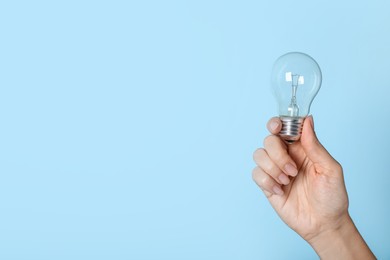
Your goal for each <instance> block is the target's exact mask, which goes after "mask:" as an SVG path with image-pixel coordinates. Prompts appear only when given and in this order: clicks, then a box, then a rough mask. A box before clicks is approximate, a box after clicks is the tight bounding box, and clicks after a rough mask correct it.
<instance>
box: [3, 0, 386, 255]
mask: <svg viewBox="0 0 390 260" xmlns="http://www.w3.org/2000/svg"><path fill="white" fill-rule="evenodd" d="M389 11H390V4H389V3H388V2H387V1H385V0H383V1H381V0H374V1H342V2H340V1H309V0H297V1H254V0H253V1H250V0H245V1H130V2H129V1H1V3H0V120H1V128H0V259H287V258H289V259H312V258H315V257H316V255H315V253H314V251H313V250H312V249H311V248H310V246H309V245H307V244H306V242H305V241H303V240H302V239H301V238H300V237H299V236H298V235H297V234H295V233H294V232H293V231H291V230H290V229H289V228H288V227H287V226H286V225H285V224H284V223H283V222H282V221H281V220H280V219H279V218H278V217H277V215H276V214H275V212H274V211H273V210H272V208H271V207H270V206H269V204H268V202H267V200H266V199H265V197H264V196H263V194H262V192H261V191H259V189H258V187H257V186H256V185H255V184H254V183H253V181H252V179H251V171H252V169H253V168H254V166H255V164H254V162H253V161H252V152H253V151H254V150H255V149H256V148H257V147H260V146H262V140H263V138H264V137H265V136H266V135H267V131H266V129H265V124H266V122H267V120H268V119H269V118H270V117H271V116H274V115H275V114H276V102H275V101H274V98H273V96H272V94H271V91H270V89H269V76H270V72H271V67H272V64H273V62H274V60H275V59H276V58H277V57H278V56H280V55H281V54H284V53H285V52H288V51H302V52H306V53H308V54H310V55H311V56H313V57H314V58H315V59H316V60H317V62H318V63H319V64H320V66H321V68H322V72H323V86H322V89H321V90H320V92H319V94H318V95H317V98H316V100H314V103H313V105H312V109H311V112H312V113H313V115H314V117H315V123H316V130H317V133H318V136H319V138H320V139H321V140H322V142H323V144H324V145H325V146H326V147H327V148H328V150H329V151H330V152H331V153H332V154H333V155H334V157H335V158H337V159H338V160H339V161H340V162H341V164H342V165H343V167H344V171H345V178H346V184H347V189H348V192H349V197H350V212H351V215H352V217H353V219H354V221H355V223H356V225H357V226H358V228H359V230H360V231H361V233H362V235H363V236H364V237H365V239H366V241H367V243H368V244H369V245H370V247H371V248H372V250H373V251H374V252H375V254H376V255H377V256H378V257H379V258H380V259H390V250H389V244H388V242H386V241H389V234H390V225H389V222H388V218H387V216H388V215H389V214H390V203H389V198H390V196H389V195H390V189H389V188H388V186H389V182H390V177H389V167H388V165H387V164H388V163H389V148H388V147H389V145H390V140H389V129H390V123H389V114H390V106H389V97H390V78H389V69H390V65H389V60H390V47H389V46H390V34H389V32H390V16H389Z"/></svg>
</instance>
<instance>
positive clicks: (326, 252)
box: [307, 214, 375, 259]
mask: <svg viewBox="0 0 390 260" xmlns="http://www.w3.org/2000/svg"><path fill="white" fill-rule="evenodd" d="M307 242H308V243H309V244H310V245H311V246H312V248H313V249H314V250H315V251H316V253H317V254H318V256H319V257H320V258H321V259H375V256H374V255H373V254H372V252H371V250H370V249H369V247H368V246H367V244H366V242H365V241H364V239H363V238H362V236H361V235H360V233H359V231H358V230H357V228H356V226H355V224H354V223H353V221H352V219H351V217H350V216H349V214H346V215H345V216H343V217H342V218H341V219H340V222H339V223H338V224H337V225H336V226H334V227H332V228H328V229H324V230H323V231H322V232H320V233H319V234H318V235H316V236H314V237H313V238H311V239H310V240H308V241H307Z"/></svg>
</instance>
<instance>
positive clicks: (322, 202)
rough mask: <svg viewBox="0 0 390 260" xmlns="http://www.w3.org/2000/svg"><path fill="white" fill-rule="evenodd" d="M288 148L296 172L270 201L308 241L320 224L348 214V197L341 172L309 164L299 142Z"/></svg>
mask: <svg viewBox="0 0 390 260" xmlns="http://www.w3.org/2000/svg"><path fill="white" fill-rule="evenodd" d="M288 149H289V154H290V156H291V157H292V159H293V160H294V161H295V162H296V163H297V166H298V170H299V173H298V175H297V176H296V177H295V178H294V179H292V180H291V182H290V184H289V185H287V186H284V195H283V196H274V195H272V196H270V197H269V201H270V203H271V205H272V206H273V207H274V209H275V210H276V212H277V213H278V214H279V216H280V217H281V218H282V219H283V221H284V222H286V224H287V225H288V226H290V227H291V228H292V229H294V230H295V231H296V232H298V233H299V234H300V235H301V236H302V237H303V238H305V239H309V238H310V235H311V234H313V232H315V231H317V230H319V228H320V227H321V225H323V224H324V223H329V220H331V219H337V218H338V217H339V216H340V215H341V214H343V213H345V212H346V211H347V208H348V198H347V194H346V191H345V186H344V182H343V177H342V170H341V168H340V171H339V172H335V171H331V170H329V169H326V168H325V167H323V166H322V165H320V164H318V163H314V162H312V161H311V160H310V159H309V158H308V157H307V156H306V154H305V152H304V150H303V148H302V145H301V143H300V142H298V143H295V144H292V145H290V146H289V147H288ZM335 162H336V161H335ZM336 164H337V162H336ZM340 178H341V181H340ZM340 186H342V187H340Z"/></svg>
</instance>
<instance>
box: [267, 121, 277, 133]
mask: <svg viewBox="0 0 390 260" xmlns="http://www.w3.org/2000/svg"><path fill="white" fill-rule="evenodd" d="M278 126H279V124H278V123H277V122H271V123H270V124H269V127H270V128H271V130H272V131H275V130H276V129H277V128H278Z"/></svg>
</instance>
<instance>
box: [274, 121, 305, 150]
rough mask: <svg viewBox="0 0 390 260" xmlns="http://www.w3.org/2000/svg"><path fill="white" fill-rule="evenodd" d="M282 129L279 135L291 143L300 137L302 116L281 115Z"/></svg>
mask: <svg viewBox="0 0 390 260" xmlns="http://www.w3.org/2000/svg"><path fill="white" fill-rule="evenodd" d="M280 120H282V130H281V131H280V133H279V135H280V137H282V139H283V140H285V141H286V142H287V143H289V144H292V143H294V142H295V141H298V140H299V138H300V137H301V133H302V127H303V121H305V118H304V117H292V116H281V117H280Z"/></svg>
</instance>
